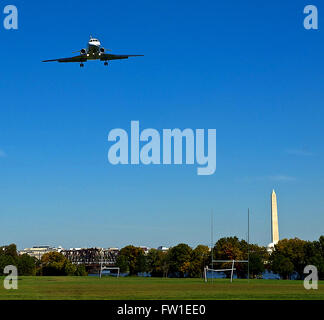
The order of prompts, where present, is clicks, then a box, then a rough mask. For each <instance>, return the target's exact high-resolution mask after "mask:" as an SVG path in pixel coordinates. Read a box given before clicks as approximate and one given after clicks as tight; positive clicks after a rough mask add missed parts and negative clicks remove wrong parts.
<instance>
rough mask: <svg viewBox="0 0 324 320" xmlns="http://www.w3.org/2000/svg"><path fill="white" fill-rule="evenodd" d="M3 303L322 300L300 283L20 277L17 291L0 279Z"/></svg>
mask: <svg viewBox="0 0 324 320" xmlns="http://www.w3.org/2000/svg"><path fill="white" fill-rule="evenodd" d="M4 299H33V300H34V299H64V300H68V299H73V300H80V299H109V300H110V299H138V300H148V299H206V300H207V299H262V300H277V299H280V300H283V299H293V300H296V299H321V300H324V281H320V282H319V286H318V290H305V289H304V286H303V282H302V281H285V280H251V281H250V283H248V281H247V280H237V279H235V280H234V282H233V283H230V282H229V280H228V279H217V280H214V283H211V282H209V283H204V282H203V280H202V279H161V278H137V277H126V278H119V279H117V278H112V277H103V278H102V279H99V278H97V277H19V281H18V290H5V289H4V288H3V278H0V300H4Z"/></svg>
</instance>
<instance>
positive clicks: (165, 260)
mask: <svg viewBox="0 0 324 320" xmlns="http://www.w3.org/2000/svg"><path fill="white" fill-rule="evenodd" d="M248 257H249V261H250V263H249V273H250V277H251V278H257V277H261V276H262V273H263V272H264V271H265V270H268V271H272V272H274V273H276V274H279V275H280V276H281V278H283V279H289V278H290V277H291V275H292V274H293V273H294V272H296V274H297V277H298V278H300V279H302V278H303V270H304V268H305V266H306V265H314V266H316V267H317V270H318V274H319V278H320V279H324V236H321V237H320V238H319V240H317V241H305V240H301V239H298V238H294V239H283V240H280V241H279V242H278V244H276V245H275V248H274V250H273V251H272V252H268V251H267V248H266V247H263V246H259V245H257V244H248V243H247V242H246V241H245V240H239V239H238V238H237V237H225V238H221V239H219V240H218V241H217V242H216V243H215V245H214V247H213V248H212V250H210V249H209V247H208V246H205V245H198V246H197V247H195V248H191V247H190V246H189V245H187V244H185V243H180V244H178V245H176V246H174V247H171V248H170V249H169V250H167V251H161V250H157V249H150V250H149V251H148V252H147V253H145V252H144V250H143V248H140V247H136V246H133V245H128V246H126V247H124V248H122V249H121V250H120V252H119V255H118V257H117V261H116V265H117V266H118V267H119V268H120V272H122V273H128V274H129V275H138V274H139V273H145V272H146V273H149V274H150V275H151V276H152V277H192V278H197V277H202V276H203V270H204V268H205V267H206V266H208V267H209V268H211V266H212V265H213V267H214V269H219V268H222V269H223V268H231V263H215V262H214V263H213V264H212V260H247V259H248ZM7 265H15V266H17V268H18V274H19V275H44V276H51V275H62V276H63V275H72V276H83V275H87V272H86V269H85V266H84V265H74V264H72V263H71V262H70V261H69V260H68V259H67V258H66V257H65V256H64V255H63V254H62V253H59V252H49V253H46V254H44V255H43V256H42V258H41V260H38V259H36V258H34V257H31V256H29V255H27V254H22V255H18V254H17V248H16V245H15V244H11V245H8V246H3V247H0V275H2V273H3V269H4V267H5V266H7ZM235 268H236V274H237V276H238V277H239V278H246V277H247V274H248V266H247V264H246V263H242V264H241V263H238V264H236V265H235Z"/></svg>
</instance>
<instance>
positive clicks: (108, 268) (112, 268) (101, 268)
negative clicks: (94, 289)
mask: <svg viewBox="0 0 324 320" xmlns="http://www.w3.org/2000/svg"><path fill="white" fill-rule="evenodd" d="M103 270H117V278H119V274H120V268H119V267H103V266H101V267H100V274H99V277H100V278H101V276H102V271H103Z"/></svg>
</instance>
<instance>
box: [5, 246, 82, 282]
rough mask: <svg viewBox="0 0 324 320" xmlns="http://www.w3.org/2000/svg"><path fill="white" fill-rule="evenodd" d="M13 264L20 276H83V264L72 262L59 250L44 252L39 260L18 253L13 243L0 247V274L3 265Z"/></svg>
mask: <svg viewBox="0 0 324 320" xmlns="http://www.w3.org/2000/svg"><path fill="white" fill-rule="evenodd" d="M8 265H13V266H16V267H17V269H18V275H20V276H36V275H40V276H41V275H43V276H85V275H87V272H86V269H85V266H84V265H77V266H76V265H74V264H72V263H71V262H70V261H69V260H68V259H67V258H66V257H65V256H64V255H63V254H61V253H59V252H48V253H45V254H44V255H43V256H42V258H41V259H40V260H38V259H37V258H35V257H31V256H29V255H28V254H26V253H25V254H22V255H18V253H17V247H16V245H15V244H10V245H8V246H3V247H0V275H3V270H4V268H5V266H8Z"/></svg>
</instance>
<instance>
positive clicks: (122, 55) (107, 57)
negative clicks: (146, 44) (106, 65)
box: [100, 53, 144, 61]
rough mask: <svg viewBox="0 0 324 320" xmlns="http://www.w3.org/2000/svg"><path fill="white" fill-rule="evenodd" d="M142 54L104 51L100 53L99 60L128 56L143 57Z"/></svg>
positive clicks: (126, 57) (125, 57)
mask: <svg viewBox="0 0 324 320" xmlns="http://www.w3.org/2000/svg"><path fill="white" fill-rule="evenodd" d="M143 56H144V55H143V54H111V53H104V54H101V56H100V60H101V61H106V60H119V59H128V58H129V57H143Z"/></svg>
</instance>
